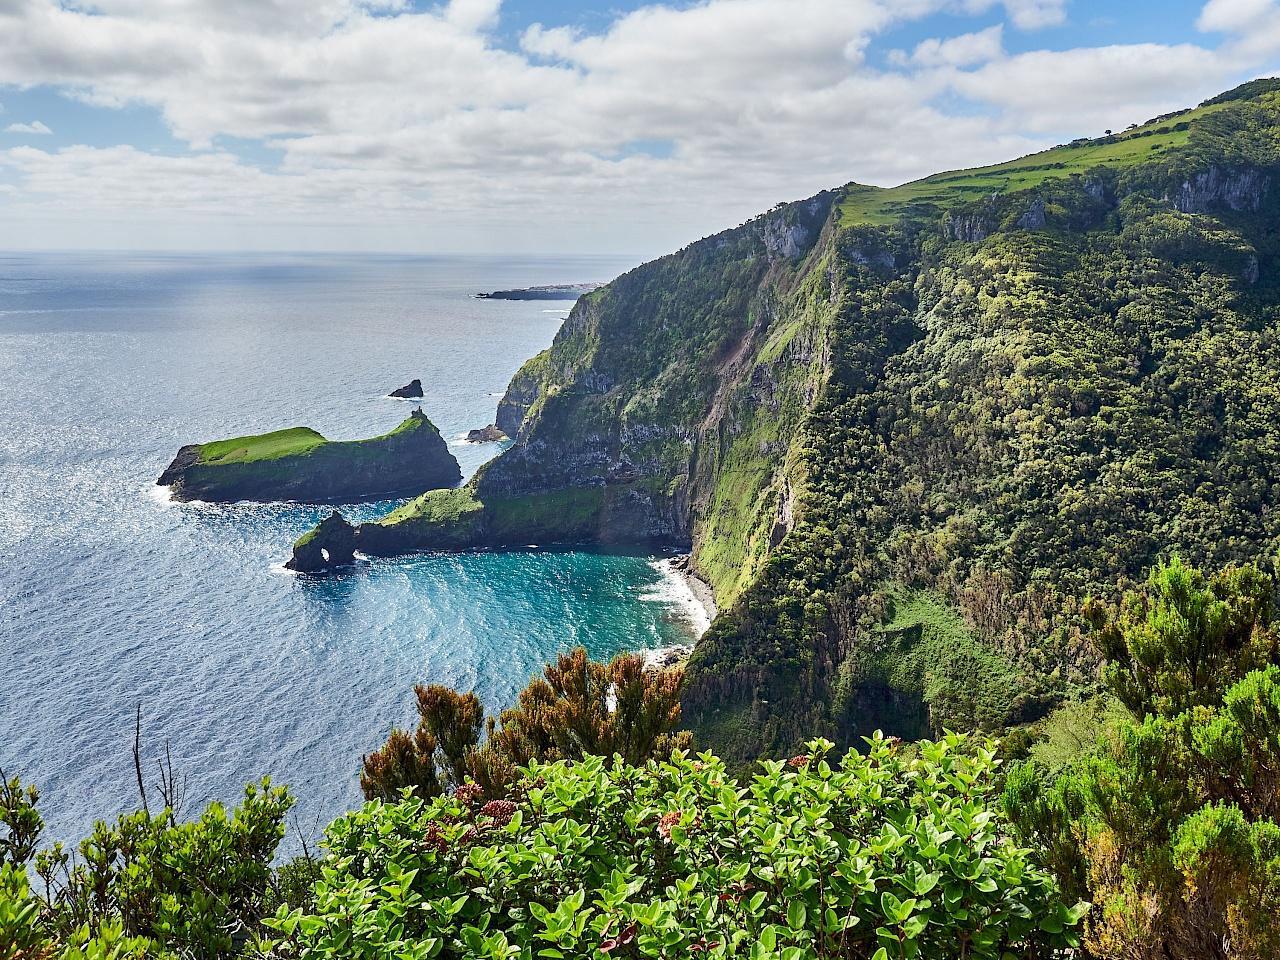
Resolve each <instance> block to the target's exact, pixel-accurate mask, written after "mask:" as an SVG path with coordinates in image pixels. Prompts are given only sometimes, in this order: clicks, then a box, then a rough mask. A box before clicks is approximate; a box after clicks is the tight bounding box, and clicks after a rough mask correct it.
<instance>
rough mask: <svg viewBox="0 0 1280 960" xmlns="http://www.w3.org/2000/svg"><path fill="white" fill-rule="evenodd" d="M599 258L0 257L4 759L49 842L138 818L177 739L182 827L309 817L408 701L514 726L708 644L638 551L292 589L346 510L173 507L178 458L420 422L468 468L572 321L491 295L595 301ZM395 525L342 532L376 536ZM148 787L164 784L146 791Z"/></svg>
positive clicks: (0, 727)
mask: <svg viewBox="0 0 1280 960" xmlns="http://www.w3.org/2000/svg"><path fill="white" fill-rule="evenodd" d="M628 266H630V264H629V263H627V262H622V261H618V260H607V259H592V258H579V259H556V260H552V259H545V260H532V259H524V260H501V259H461V258H459V259H421V258H379V257H316V256H307V257H294V258H281V257H275V258H264V257H247V256H246V257H149V258H148V257H116V258H110V257H102V256H85V257H74V256H40V257H36V256H28V257H8V258H4V259H0V411H2V413H0V655H2V656H3V666H0V767H2V768H3V769H4V771H5V773H6V774H7V775H14V774H18V775H20V776H22V778H23V779H24V780H25V781H30V782H33V783H35V784H37V785H38V786H39V787H40V789H41V792H42V801H41V809H42V812H43V813H44V815H45V818H46V820H47V821H48V824H49V833H48V839H50V840H52V839H63V840H75V839H78V838H79V837H81V836H83V835H84V834H85V833H86V832H87V831H88V829H89V828H90V826H91V824H92V822H93V820H94V819H95V818H101V817H111V816H114V814H116V813H117V812H119V811H121V810H125V809H133V808H134V807H135V806H136V805H137V788H136V786H135V782H134V772H133V767H132V756H131V748H132V741H133V722H134V711H135V709H136V707H137V705H139V704H141V706H142V717H143V748H144V754H146V755H148V756H150V757H152V758H154V757H155V756H156V755H157V754H158V753H159V751H160V750H161V749H162V748H163V744H164V742H165V741H166V740H168V741H169V743H170V744H171V749H172V754H173V760H174V766H175V769H176V771H177V772H178V773H179V774H180V775H181V776H183V777H185V780H186V807H187V810H188V812H194V811H196V810H198V809H199V808H200V807H201V806H202V805H203V804H204V803H205V802H207V801H208V800H210V799H221V800H224V801H234V800H235V799H236V798H237V797H238V796H239V795H240V793H241V791H242V789H243V786H244V783H245V782H246V781H248V780H251V779H257V778H259V777H261V776H262V775H263V774H270V775H271V776H272V778H273V779H274V780H275V781H277V782H284V783H288V784H289V785H290V786H291V787H292V789H293V790H294V792H295V794H296V795H297V797H298V806H297V812H298V815H299V822H300V823H306V824H310V823H314V822H316V821H317V820H319V822H320V823H324V822H327V821H328V820H329V819H332V817H334V816H336V815H337V814H338V813H340V812H341V811H343V810H345V809H349V808H350V807H351V806H353V805H356V804H358V803H359V801H360V795H359V788H358V772H359V766H360V757H361V755H362V754H363V753H366V752H369V751H370V750H372V749H375V748H376V747H377V746H378V745H379V744H380V742H381V741H382V740H383V739H385V737H386V734H387V731H388V729H389V728H390V727H391V726H392V725H393V724H401V725H404V724H408V723H410V722H411V721H412V718H413V712H412V703H411V701H412V692H411V688H412V686H413V684H414V683H446V684H450V685H453V686H456V687H459V688H462V689H475V690H476V691H477V692H478V693H479V694H480V696H481V697H482V699H483V700H484V701H485V702H486V704H487V705H489V706H490V708H491V709H498V708H501V707H503V706H506V705H508V704H509V703H510V702H511V700H512V699H513V698H514V695H515V693H516V692H517V691H518V690H519V689H520V688H521V687H522V686H523V685H524V683H525V682H526V681H527V679H528V678H529V676H530V675H531V674H532V673H533V672H534V671H535V670H536V669H538V668H539V666H540V665H541V664H542V663H543V662H545V661H546V660H547V659H549V658H551V657H554V655H555V654H556V653H557V652H558V651H561V650H565V649H568V648H569V647H571V646H574V645H578V644H584V645H586V647H587V648H588V649H589V650H590V651H591V653H592V654H593V655H595V656H597V657H605V656H608V655H610V654H612V653H614V652H616V651H618V650H622V649H638V648H652V647H660V646H665V645H670V644H675V643H687V642H689V641H690V640H691V639H692V638H693V636H695V635H696V633H697V631H698V630H699V629H701V627H702V626H703V625H704V621H703V620H702V619H701V615H700V611H699V610H698V609H697V607H696V605H695V604H694V603H693V602H692V599H691V598H690V597H689V595H688V593H687V591H686V590H685V589H684V588H683V586H682V585H681V584H680V583H679V581H677V580H674V579H673V578H672V577H671V576H670V575H669V574H667V573H666V572H665V571H664V570H663V569H662V568H661V567H660V565H659V564H658V563H657V559H658V558H657V557H654V556H650V555H636V556H626V555H616V554H614V555H611V554H605V553H592V552H581V551H563V552H557V551H554V550H548V549H543V550H529V551H519V552H511V553H469V554H460V555H422V556H414V557H406V558H401V559H394V560H378V561H373V562H368V563H364V564H362V565H360V566H359V567H357V568H354V569H353V570H351V571H349V572H347V573H345V574H343V575H341V576H337V577H333V578H327V579H315V578H306V577H299V576H296V575H293V574H290V573H287V572H286V571H284V570H283V569H282V567H281V563H282V561H283V560H284V559H285V558H286V557H287V555H288V550H289V545H290V544H291V543H292V541H293V540H294V539H295V538H296V537H297V536H299V535H300V534H301V533H302V532H304V531H305V530H307V529H309V528H310V527H311V525H312V524H314V523H315V522H316V520H317V519H319V518H320V517H322V516H323V515H325V513H327V510H328V509H329V508H318V507H308V506H300V505H292V504H272V505H251V504H237V505H227V506H214V505H205V504H174V503H171V502H169V501H168V500H167V498H166V497H165V496H164V495H163V492H162V491H159V490H158V489H157V488H155V487H154V485H153V481H154V479H155V477H156V476H157V475H158V474H159V472H160V470H161V469H163V467H164V466H165V465H166V464H167V462H168V461H169V459H170V458H171V457H172V456H173V454H174V453H175V452H176V451H177V448H178V447H179V446H180V445H181V444H183V443H189V442H196V441H203V440H210V439H215V438H218V437H226V436H234V435H238V434H245V433H255V432H263V431H266V430H271V429H277V428H280V427H285V426H292V425H298V424H306V425H310V426H313V427H315V428H316V429H318V430H320V432H321V433H323V434H324V435H325V436H327V437H330V438H332V439H350V438H355V437H363V436H373V435H375V434H378V433H384V432H386V431H387V430H389V429H390V428H392V427H394V426H395V425H396V424H397V423H398V422H400V420H402V419H403V418H404V416H406V415H407V413H408V411H409V410H410V409H412V407H413V406H414V405H415V404H411V403H408V402H406V401H400V400H393V399H390V398H387V397H385V396H384V395H385V394H386V393H387V392H388V391H389V390H391V389H392V388H394V387H398V386H400V385H402V384H404V383H407V382H408V381H409V380H411V379H413V378H414V377H421V379H422V381H423V384H424V387H425V388H426V391H427V396H426V397H425V399H424V401H423V406H424V408H425V410H426V412H427V414H428V415H429V416H430V417H431V418H432V419H433V420H434V421H435V422H436V424H437V425H438V426H439V427H440V429H441V431H442V433H443V434H444V435H445V437H446V438H449V439H450V441H451V446H452V448H453V450H454V451H455V454H456V455H457V456H458V459H459V461H460V463H461V464H462V467H463V471H464V474H466V475H470V474H471V473H472V472H474V470H475V469H476V468H477V467H478V466H479V465H480V464H481V463H482V462H484V460H485V459H487V458H488V457H489V456H492V455H494V454H495V453H496V452H497V446H496V445H492V444H491V445H483V446H477V445H471V444H466V443H465V442H463V441H462V440H461V437H462V436H463V435H465V432H466V430H468V429H470V428H473V427H478V426H483V425H484V424H486V423H489V422H491V421H492V419H493V412H494V408H495V406H496V404H497V400H498V396H499V395H500V394H501V392H502V390H503V388H504V387H505V385H506V383H507V381H508V380H509V379H510V377H511V375H512V374H513V373H514V372H515V371H516V369H518V367H519V366H520V364H521V363H522V362H523V361H524V360H525V359H527V358H528V357H530V356H532V355H533V354H535V353H537V352H538V351H539V350H541V349H544V348H545V347H546V346H548V345H549V344H550V342H551V338H552V336H553V335H554V333H555V331H556V329H557V328H558V326H559V324H560V322H561V320H562V319H563V317H564V316H565V314H566V313H567V307H568V306H569V304H568V303H556V302H552V303H548V302H546V301H532V302H520V301H499V300H475V299H473V297H472V295H473V294H474V293H476V292H479V291H483V290H492V289H500V288H509V287H516V286H526V285H531V284H535V283H559V282H565V283H567V282H583V281H592V280H600V281H604V280H608V279H610V278H612V277H613V276H615V275H616V274H617V273H619V272H621V271H622V270H623V269H626V268H627V267H628ZM392 506H394V503H391V502H388V503H383V504H372V505H363V506H360V507H357V508H353V509H347V508H344V512H346V513H347V514H348V516H350V517H352V518H353V519H359V518H364V517H371V516H376V515H378V514H380V513H383V512H385V511H386V510H388V509H390V508H391V507H392ZM148 779H149V780H152V779H154V777H149V778H148Z"/></svg>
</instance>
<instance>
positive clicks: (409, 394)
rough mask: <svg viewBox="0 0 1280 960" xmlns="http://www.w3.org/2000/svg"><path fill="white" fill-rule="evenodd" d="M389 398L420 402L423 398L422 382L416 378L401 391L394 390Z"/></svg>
mask: <svg viewBox="0 0 1280 960" xmlns="http://www.w3.org/2000/svg"><path fill="white" fill-rule="evenodd" d="M387 396H388V397H396V398H398V399H400V400H420V399H421V398H422V381H421V380H418V379H416V378H415V379H414V380H411V381H410V382H409V383H406V384H405V385H404V386H403V387H401V388H400V389H399V390H392V391H391V392H390V393H388V394H387Z"/></svg>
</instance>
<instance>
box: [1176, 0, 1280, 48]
mask: <svg viewBox="0 0 1280 960" xmlns="http://www.w3.org/2000/svg"><path fill="white" fill-rule="evenodd" d="M1196 27H1197V28H1198V29H1200V30H1202V31H1204V32H1205V33H1225V34H1228V35H1230V36H1231V38H1232V41H1233V42H1232V44H1231V50H1232V52H1233V53H1235V54H1236V55H1238V56H1241V57H1245V58H1250V59H1253V58H1257V57H1266V56H1269V55H1271V54H1274V53H1276V52H1277V51H1280V5H1277V3H1276V0H1209V2H1208V3H1206V4H1205V5H1204V9H1203V10H1201V11H1200V17H1199V19H1198V20H1196Z"/></svg>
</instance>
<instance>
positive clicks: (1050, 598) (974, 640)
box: [355, 83, 1280, 760]
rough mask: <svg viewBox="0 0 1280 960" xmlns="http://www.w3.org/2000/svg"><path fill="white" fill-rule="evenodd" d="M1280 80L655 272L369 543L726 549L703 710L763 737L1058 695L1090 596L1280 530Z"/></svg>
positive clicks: (373, 530) (701, 679) (634, 282)
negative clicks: (455, 467)
mask: <svg viewBox="0 0 1280 960" xmlns="http://www.w3.org/2000/svg"><path fill="white" fill-rule="evenodd" d="M1277 91H1280V83H1271V84H1269V85H1267V84H1264V85H1262V86H1261V87H1257V86H1256V85H1255V87H1251V88H1250V89H1249V91H1247V95H1241V96H1239V97H1228V98H1226V99H1222V98H1220V99H1219V100H1218V101H1216V102H1213V103H1209V104H1206V105H1204V106H1202V107H1201V108H1199V109H1197V110H1195V111H1191V112H1186V113H1184V114H1181V115H1178V116H1176V117H1173V118H1160V119H1158V120H1155V121H1152V122H1151V123H1149V124H1147V125H1144V126H1143V127H1141V128H1138V129H1136V130H1133V131H1129V132H1126V133H1125V134H1123V135H1119V136H1115V137H1108V138H1104V140H1101V141H1078V142H1076V143H1073V144H1070V145H1067V146H1065V147H1062V148H1055V150H1053V151H1048V152H1046V153H1044V154H1040V155H1037V156H1032V157H1027V158H1023V159H1022V160H1020V161H1011V162H1010V163H1007V164H1000V165H996V166H994V167H991V168H982V169H979V170H974V171H962V172H959V173H950V174H943V175H939V176H937V177H932V178H928V179H926V180H923V181H919V182H917V183H913V184H907V185H904V186H903V187H899V188H895V189H893V190H878V189H875V188H868V187H860V186H858V185H849V186H848V187H846V188H843V189H842V190H840V191H837V192H834V193H824V194H821V195H819V196H818V197H815V198H813V199H812V200H808V201H803V202H801V203H796V204H790V205H784V206H780V207H778V208H775V209H774V210H773V211H771V212H770V213H768V214H765V215H764V216H762V217H759V218H756V219H755V220H752V221H750V222H749V223H747V224H744V225H743V226H741V227H739V228H736V229H734V230H730V231H726V232H725V233H723V234H719V235H717V236H714V237H710V238H707V239H704V240H701V241H699V242H697V243H695V244H692V245H690V246H689V247H687V248H685V249H684V250H682V251H680V252H679V253H677V254H673V255H672V256H669V257H665V258H663V259H661V260H658V261H655V262H654V263H650V264H646V265H645V266H642V267H639V268H637V269H636V270H633V271H631V272H630V273H628V274H626V275H624V276H622V277H620V278H618V279H617V280H615V281H614V282H613V283H611V284H609V285H608V286H607V287H606V288H604V289H602V290H600V291H597V292H595V293H593V294H590V295H588V296H586V297H583V298H582V299H581V300H580V301H579V302H578V304H577V305H576V306H575V308H574V310H573V311H572V313H571V314H570V317H569V319H568V320H567V321H566V323H565V325H564V327H563V328H562V329H561V331H560V333H559V334H558V335H557V337H556V339H555V342H554V343H553V345H552V347H551V348H550V349H549V350H548V351H546V352H544V353H543V354H540V355H539V356H537V357H535V358H534V359H532V360H531V361H529V363H527V364H526V365H525V367H524V368H523V369H522V370H521V371H520V372H519V374H517V376H516V377H515V378H514V380H513V381H512V384H511V387H510V389H509V390H508V391H507V394H506V396H504V398H503V400H502V403H501V405H500V407H499V411H498V421H497V422H498V426H499V427H501V428H502V429H503V430H504V431H505V432H506V433H507V434H508V435H510V436H513V437H516V443H515V444H514V446H513V447H512V448H511V449H510V450H508V451H507V452H506V453H505V454H503V455H502V456H501V457H499V458H498V459H496V460H494V461H492V462H491V463H490V464H489V465H487V466H486V467H485V468H484V469H483V470H481V471H480V473H479V474H478V475H477V476H476V478H475V479H474V480H473V481H472V482H471V483H470V484H468V485H467V486H466V487H464V488H463V489H461V490H455V491H436V492H432V493H428V494H426V495H424V496H423V497H420V498H419V499H418V500H416V501H414V502H413V503H411V504H409V505H408V506H406V507H404V508H402V509H400V510H397V511H396V512H395V513H393V514H392V515H391V516H389V517H387V518H386V519H384V520H383V521H381V522H379V523H376V524H364V525H362V526H361V527H360V528H359V529H358V530H357V532H356V534H355V542H356V549H357V550H361V551H363V552H366V553H374V554H383V553H397V552H404V551H408V550H416V549H455V548H463V547H467V546H473V545H477V544H489V545H495V546H500V545H503V544H522V543H526V542H552V541H557V540H558V541H563V542H609V541H625V542H637V541H646V540H653V539H657V540H661V541H664V542H688V543H691V544H692V547H693V558H694V559H693V562H694V565H695V568H696V570H697V571H698V572H699V573H701V574H702V575H703V576H704V577H706V578H707V579H708V580H709V581H710V582H711V583H712V585H713V586H714V588H715V590H716V594H717V600H718V601H719V606H720V609H721V611H722V612H721V615H720V616H719V617H718V618H717V619H716V621H715V623H714V625H713V627H712V629H711V631H709V633H708V634H707V635H706V636H705V637H704V638H703V639H702V641H701V642H700V643H699V644H698V647H697V649H696V650H695V652H694V655H693V658H692V660H691V662H690V664H689V667H688V670H687V671H686V692H685V704H684V707H685V717H686V720H687V721H688V722H690V723H691V724H692V725H693V726H694V727H695V730H696V731H697V732H698V734H699V735H700V736H701V737H702V738H703V742H704V743H706V744H708V745H713V746H715V747H716V748H717V749H718V750H720V751H721V752H722V753H724V754H727V755H728V756H729V757H731V758H734V759H738V760H746V759H749V758H751V757H754V756H758V755H760V754H761V753H774V754H778V753H780V752H782V751H785V750H791V749H793V748H794V746H795V744H796V743H797V742H798V741H799V740H802V739H804V738H805V737H808V736H813V735H816V734H817V733H823V734H825V735H827V736H830V737H831V738H833V739H836V740H838V741H841V742H844V743H849V742H856V741H857V737H859V736H861V735H863V734H866V733H869V732H870V731H871V730H873V729H875V728H876V727H883V728H884V729H886V730H887V731H889V732H898V733H901V734H902V735H907V736H915V735H918V734H920V733H921V732H922V731H925V730H930V731H932V732H934V733H938V732H940V731H941V730H942V729H943V728H946V727H950V728H972V727H982V728H987V729H995V728H998V727H1000V726H1002V725H1004V724H1007V723H1012V722H1019V721H1023V720H1027V719H1031V718H1034V717H1035V716H1037V715H1038V714H1040V713H1042V712H1043V711H1044V710H1045V709H1046V708H1047V706H1048V705H1050V704H1052V703H1053V702H1054V701H1055V700H1056V699H1058V698H1061V697H1062V696H1063V695H1064V694H1065V693H1067V692H1068V691H1070V690H1071V689H1073V688H1074V687H1082V686H1087V685H1088V684H1089V683H1091V682H1092V679H1093V677H1094V670H1095V667H1096V663H1095V661H1094V660H1093V658H1092V654H1091V653H1090V652H1089V645H1088V643H1087V642H1086V641H1085V640H1083V639H1082V638H1081V635H1080V631H1079V628H1078V618H1077V617H1076V607H1075V604H1076V603H1077V599H1076V598H1078V597H1080V596H1084V595H1086V594H1088V593H1093V594H1094V595H1097V596H1106V595H1108V592H1109V591H1114V590H1115V589H1116V585H1117V583H1119V582H1123V581H1124V579H1125V578H1132V577H1138V576H1141V575H1142V573H1143V571H1144V569H1145V568H1146V567H1147V566H1148V565H1150V564H1151V563H1152V562H1153V561H1154V560H1155V559H1156V558H1158V557H1159V556H1160V555H1161V554H1162V552H1164V551H1171V550H1176V551H1178V552H1179V553H1181V555H1182V556H1183V557H1184V558H1186V559H1188V560H1189V561H1191V562H1195V563H1209V564H1219V563H1224V562H1229V561H1231V560H1237V559H1258V558H1259V557H1267V556H1270V555H1272V554H1273V553H1274V549H1275V547H1276V546H1277V545H1280V526H1278V524H1280V520H1278V519H1277V518H1278V517H1280V511H1278V510H1276V507H1277V506H1280V476H1277V474H1276V469H1275V464H1276V463H1280V447H1278V446H1277V441H1276V439H1275V431H1274V424H1275V422H1278V418H1280V397H1278V396H1277V394H1276V393H1275V391H1274V388H1273V385H1274V382H1275V381H1276V379H1277V376H1278V375H1280V327H1278V326H1277V323H1278V322H1280V320H1278V318H1280V240H1278V238H1277V234H1276V231H1275V230H1274V224H1275V222H1276V221H1277V215H1280V203H1277V197H1276V196H1275V191H1273V190H1272V184H1273V183H1276V182H1278V181H1276V179H1275V178H1276V175H1277V174H1278V173H1280V95H1278V93H1277Z"/></svg>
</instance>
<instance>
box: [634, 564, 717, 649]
mask: <svg viewBox="0 0 1280 960" xmlns="http://www.w3.org/2000/svg"><path fill="white" fill-rule="evenodd" d="M649 566H651V567H653V569H654V570H656V571H658V573H659V575H660V576H661V579H660V580H659V581H658V582H657V583H655V584H653V585H652V586H650V587H648V588H647V589H645V590H644V591H643V592H641V593H640V594H639V598H640V599H641V600H647V601H649V602H652V603H665V604H668V605H669V606H670V607H671V610H672V613H673V614H675V616H676V618H677V619H679V620H680V621H681V622H682V623H684V624H685V625H687V626H688V628H689V631H690V633H691V634H692V635H693V637H694V639H697V638H698V637H701V636H702V635H703V634H704V633H706V632H707V628H708V627H710V626H711V617H710V616H709V615H708V611H707V608H706V607H705V606H703V604H702V601H701V600H699V599H698V596H697V594H695V593H694V592H693V588H692V587H690V586H689V581H687V580H686V579H685V578H684V575H683V574H681V573H680V572H679V571H678V570H676V569H675V567H674V566H672V564H671V561H670V560H652V561H650V563H649Z"/></svg>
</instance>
